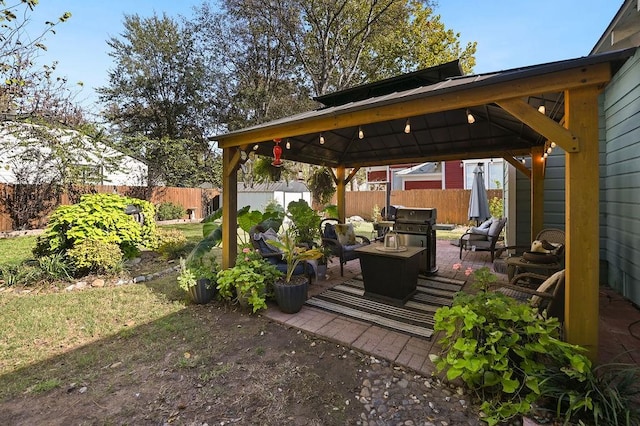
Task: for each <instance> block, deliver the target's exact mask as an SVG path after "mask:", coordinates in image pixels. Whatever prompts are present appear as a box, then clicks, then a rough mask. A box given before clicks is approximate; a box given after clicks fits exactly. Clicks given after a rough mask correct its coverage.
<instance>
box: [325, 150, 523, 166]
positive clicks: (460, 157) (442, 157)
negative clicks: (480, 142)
mask: <svg viewBox="0 0 640 426" xmlns="http://www.w3.org/2000/svg"><path fill="white" fill-rule="evenodd" d="M530 153H531V151H530V150H529V149H518V150H513V149H509V155H512V156H517V155H529V154H530ZM504 156H505V150H493V151H482V152H467V153H464V154H460V153H457V154H455V155H451V154H443V155H429V156H416V157H406V158H395V159H393V160H389V159H386V158H380V160H379V161H361V162H358V163H357V164H353V165H352V166H351V167H360V168H362V167H371V166H392V165H394V164H407V163H425V162H427V161H449V160H456V161H460V160H467V159H474V158H479V157H482V158H485V157H487V158H490V157H496V158H502V157H504ZM336 166H337V165H336ZM334 167H335V166H334Z"/></svg>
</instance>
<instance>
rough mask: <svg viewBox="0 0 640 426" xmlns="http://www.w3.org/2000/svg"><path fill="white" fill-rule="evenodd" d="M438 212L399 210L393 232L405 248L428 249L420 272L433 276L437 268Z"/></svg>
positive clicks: (415, 209) (417, 209)
mask: <svg viewBox="0 0 640 426" xmlns="http://www.w3.org/2000/svg"><path fill="white" fill-rule="evenodd" d="M436 218H437V210H436V209H428V208H426V209H425V208H410V207H408V208H405V207H401V208H398V209H397V211H396V218H395V219H396V221H395V224H394V225H393V230H394V231H395V232H396V233H397V234H398V235H399V236H400V243H401V244H402V245H405V246H412V247H426V250H425V251H423V252H422V254H421V259H420V272H421V273H423V274H426V275H433V274H435V273H436V272H437V271H438V268H437V267H436V230H435V224H436Z"/></svg>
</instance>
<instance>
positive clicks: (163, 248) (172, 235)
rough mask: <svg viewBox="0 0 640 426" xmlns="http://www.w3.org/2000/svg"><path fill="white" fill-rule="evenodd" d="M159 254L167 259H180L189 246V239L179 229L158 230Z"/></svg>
mask: <svg viewBox="0 0 640 426" xmlns="http://www.w3.org/2000/svg"><path fill="white" fill-rule="evenodd" d="M157 246H158V248H157V249H156V250H157V252H158V253H159V254H160V255H161V256H162V257H164V258H165V259H178V258H179V257H180V256H181V255H182V254H183V252H184V250H185V247H186V246H187V237H186V236H185V235H184V232H182V231H180V230H179V229H171V228H158V245H157Z"/></svg>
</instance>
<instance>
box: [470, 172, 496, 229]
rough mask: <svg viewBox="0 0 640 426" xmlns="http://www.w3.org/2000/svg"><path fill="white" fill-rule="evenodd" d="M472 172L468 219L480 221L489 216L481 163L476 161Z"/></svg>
mask: <svg viewBox="0 0 640 426" xmlns="http://www.w3.org/2000/svg"><path fill="white" fill-rule="evenodd" d="M473 174H474V176H473V185H472V186H471V197H470V198H469V219H470V220H475V221H477V222H478V223H480V222H482V221H484V220H486V219H488V218H490V217H491V213H490V212H489V200H488V199H487V190H486V189H485V187H484V172H483V171H482V163H478V165H477V166H476V168H475V169H473Z"/></svg>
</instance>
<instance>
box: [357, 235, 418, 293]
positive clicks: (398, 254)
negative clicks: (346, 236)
mask: <svg viewBox="0 0 640 426" xmlns="http://www.w3.org/2000/svg"><path fill="white" fill-rule="evenodd" d="M424 250H426V248H424V247H412V246H403V247H399V248H398V249H385V247H384V245H382V244H369V245H366V246H364V247H360V248H357V249H355V252H356V253H357V254H358V257H359V258H360V268H361V270H362V279H363V281H364V295H365V297H369V298H371V299H379V300H382V301H385V302H389V303H392V304H395V305H403V304H404V303H405V302H406V301H407V300H409V298H410V297H411V296H412V295H413V294H414V293H415V291H416V285H417V284H418V272H419V269H420V255H421V253H422V252H423V251H424Z"/></svg>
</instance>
